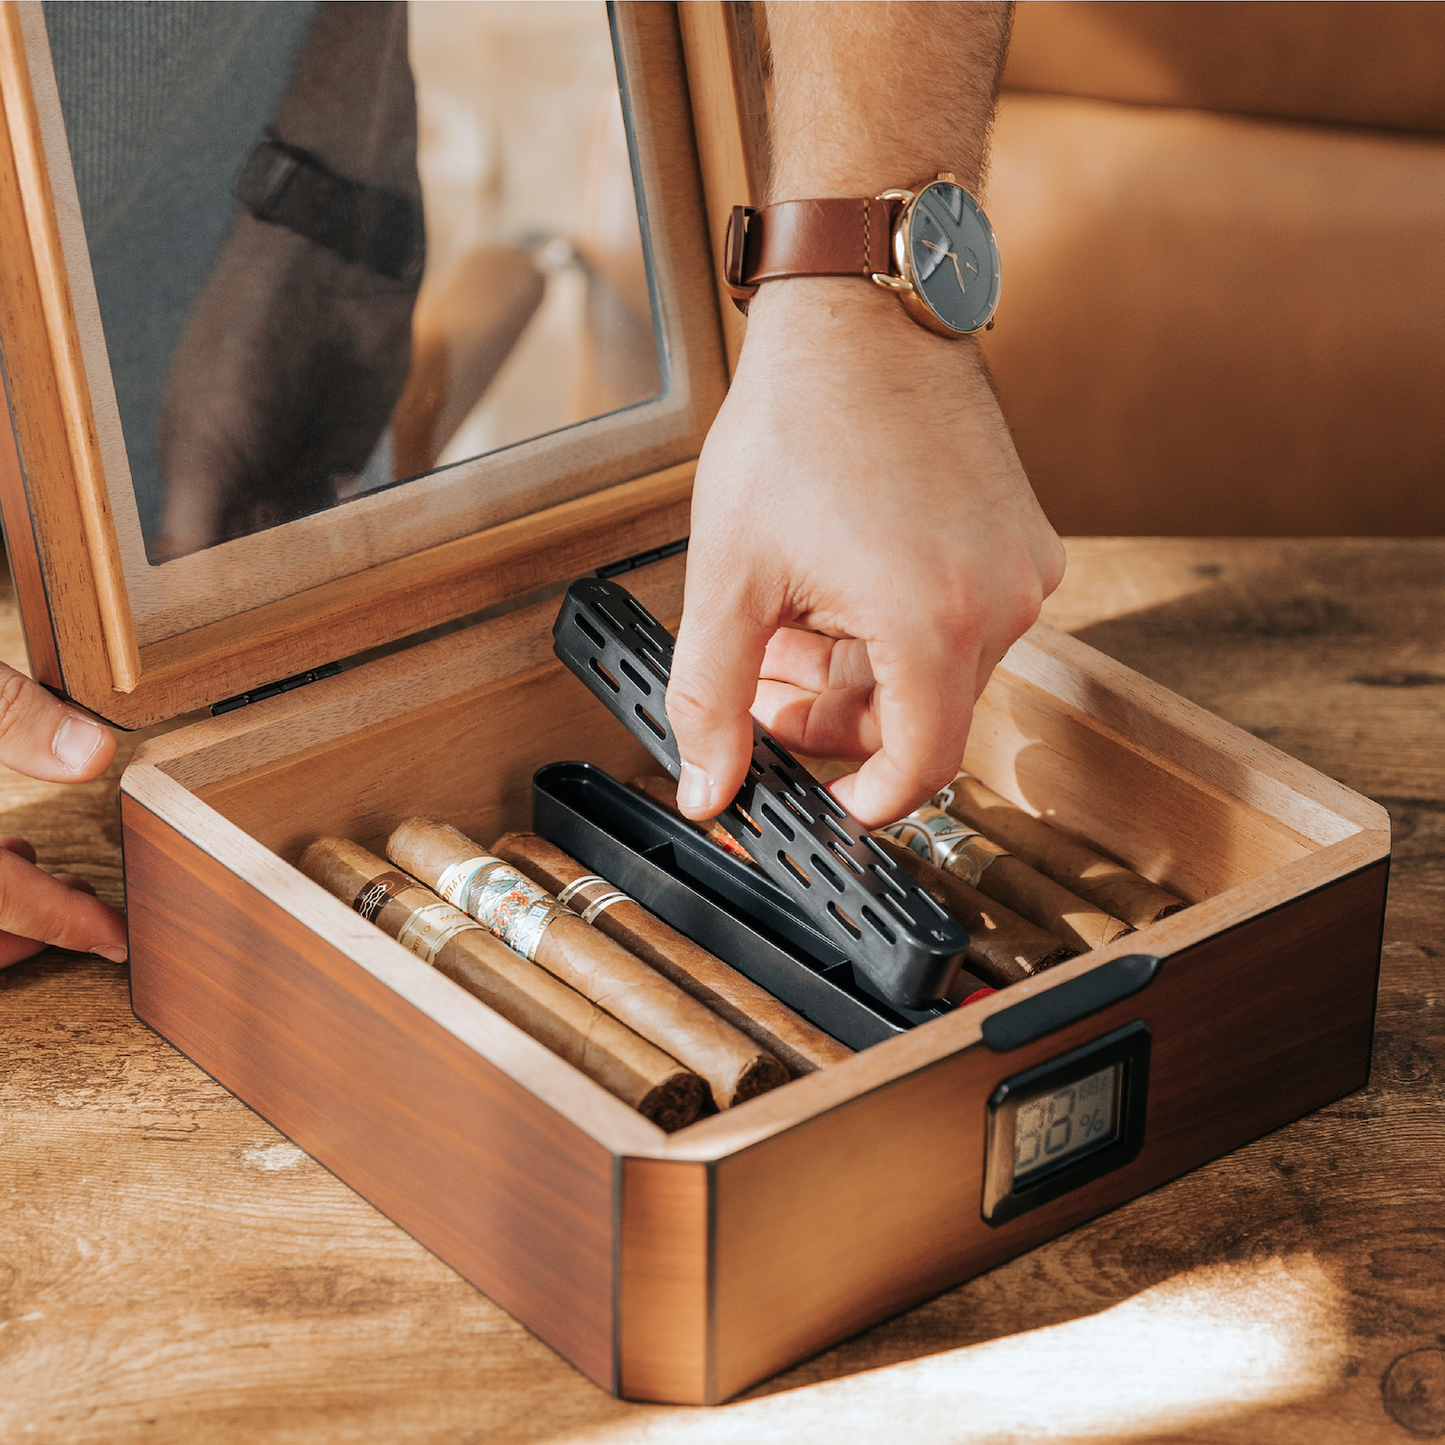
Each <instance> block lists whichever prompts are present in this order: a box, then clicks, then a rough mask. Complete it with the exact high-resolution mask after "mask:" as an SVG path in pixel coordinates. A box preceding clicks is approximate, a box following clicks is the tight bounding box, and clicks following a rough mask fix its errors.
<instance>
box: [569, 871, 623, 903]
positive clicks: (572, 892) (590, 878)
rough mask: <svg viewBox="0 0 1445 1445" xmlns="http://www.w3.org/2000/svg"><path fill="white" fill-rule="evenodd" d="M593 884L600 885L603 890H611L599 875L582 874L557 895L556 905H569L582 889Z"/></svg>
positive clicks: (608, 884)
mask: <svg viewBox="0 0 1445 1445" xmlns="http://www.w3.org/2000/svg"><path fill="white" fill-rule="evenodd" d="M593 883H600V884H601V885H602V886H603V887H604V888H611V887H612V885H611V884H610V883H609V882H608V881H607V880H606V879H605V878H604V877H602V875H601V874H600V873H584V874H583V875H582V876H581V877H580V878H574V879H573V880H572V881H571V882H570V883H569V884H568V885H567V886H566V887H565V888H563V889H561V890H559V892H558V894H557V902H558V903H570V902H571V901H572V900H573V898H575V897H576V896H577V894H579V893H580V892H581V891H582V890H583V889H584V888H588V887H590V886H591V885H592V884H593Z"/></svg>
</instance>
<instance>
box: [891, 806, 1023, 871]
mask: <svg viewBox="0 0 1445 1445" xmlns="http://www.w3.org/2000/svg"><path fill="white" fill-rule="evenodd" d="M879 831H880V832H881V833H883V834H884V835H885V836H886V837H889V838H894V839H896V840H897V841H898V842H899V843H901V844H903V846H904V847H905V848H907V849H909V850H910V851H911V852H914V853H917V854H918V856H919V857H920V858H926V859H928V861H929V862H930V863H933V864H936V865H937V866H938V867H939V868H942V869H943V870H944V871H945V872H947V873H952V874H953V875H954V877H955V878H961V879H962V880H963V881H964V882H965V883H967V884H969V885H970V887H977V886H978V881H979V879H980V878H982V877H983V875H984V873H985V872H986V871H987V870H988V867H989V864H991V863H992V862H993V861H994V859H995V858H1006V857H1008V856H1009V854H1008V849H1006V848H1000V847H999V846H998V844H997V843H991V842H990V841H989V840H988V839H987V838H985V837H984V836H983V834H982V833H980V832H979V831H978V830H977V829H976V828H970V827H969V826H968V825H967V824H965V823H960V822H959V821H958V819H957V818H954V817H952V816H951V815H950V814H948V813H945V812H944V811H943V809H942V808H935V807H933V806H931V805H928V804H925V805H924V806H923V807H921V808H919V809H918V810H917V811H916V812H913V813H910V814H909V815H908V817H906V818H904V819H903V821H902V822H900V823H893V824H891V825H890V826H889V827H887V828H882V829H880V830H879Z"/></svg>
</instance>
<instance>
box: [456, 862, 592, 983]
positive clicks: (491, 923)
mask: <svg viewBox="0 0 1445 1445" xmlns="http://www.w3.org/2000/svg"><path fill="white" fill-rule="evenodd" d="M437 892H438V893H440V894H441V895H442V897H443V898H445V899H446V900H447V902H449V903H454V904H456V906H457V907H458V908H462V909H465V911H466V912H468V913H470V914H471V916H472V917H473V918H475V919H476V920H477V922H478V923H480V924H481V925H482V926H483V927H484V928H486V929H487V930H488V931H489V932H491V933H494V934H496V936H497V937H498V938H500V939H501V940H502V942H503V943H505V944H506V945H507V947H508V948H510V949H512V950H513V951H514V952H515V953H520V954H521V955H522V957H523V958H525V959H529V960H535V959H536V957H537V949H538V947H539V946H540V944H541V942H542V935H543V934H544V933H546V931H547V929H548V926H549V925H550V924H551V922H552V920H553V919H554V918H557V917H559V916H560V915H561V914H563V913H565V912H566V911H567V909H566V907H565V905H563V904H561V903H558V902H557V900H556V899H555V898H553V897H552V895H551V894H550V893H545V892H543V890H542V889H540V888H538V887H537V885H536V884H535V883H533V882H532V880H531V879H530V878H527V877H525V876H524V875H523V874H521V873H519V872H517V870H516V869H515V868H513V867H511V866H510V865H509V864H507V863H503V862H502V860H501V859H500V858H492V857H489V856H488V855H487V854H485V853H483V854H479V855H478V856H477V857H475V858H467V859H465V860H463V861H462V862H460V863H453V864H452V865H451V867H450V868H447V869H446V870H444V871H443V873H442V875H441V877H440V878H438V879H437Z"/></svg>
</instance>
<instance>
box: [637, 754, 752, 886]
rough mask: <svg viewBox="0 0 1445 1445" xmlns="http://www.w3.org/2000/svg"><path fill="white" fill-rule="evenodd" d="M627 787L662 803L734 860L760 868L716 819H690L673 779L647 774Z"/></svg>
mask: <svg viewBox="0 0 1445 1445" xmlns="http://www.w3.org/2000/svg"><path fill="white" fill-rule="evenodd" d="M627 786H628V787H629V788H632V789H633V790H634V791H635V792H638V793H643V794H645V795H646V796H647V797H649V798H651V799H652V800H653V802H655V803H661V804H662V806H663V807H664V808H666V809H667V811H668V812H669V813H672V814H674V815H676V816H677V817H679V818H681V819H682V821H683V822H684V823H686V824H687V826H688V827H689V828H695V829H696V830H697V831H698V832H699V833H701V834H702V835H703V837H704V838H707V839H709V840H710V841H711V842H713V843H716V844H717V845H718V847H719V848H721V849H722V850H723V851H724V852H727V853H731V854H732V855H733V857H734V858H739V859H741V860H742V861H743V862H744V863H746V864H747V865H748V866H749V867H750V868H756V867H757V866H758V865H757V864H756V863H754V862H753V860H752V856H751V855H750V854H749V853H748V850H747V849H746V848H744V847H743V845H742V844H741V843H739V842H738V840H737V839H736V838H734V837H733V835H732V834H731V833H729V832H728V830H727V829H726V828H724V827H723V826H722V824H721V823H719V822H718V820H717V819H716V818H710V819H708V821H707V822H706V823H699V822H698V821H697V819H696V818H689V817H688V816H687V814H685V813H684V812H683V811H682V809H681V808H679V807H678V806H677V784H676V783H675V782H674V781H673V780H672V779H671V778H660V777H657V776H656V775H655V774H651V773H645V774H643V775H642V776H641V777H637V778H633V779H632V780H631V781H630V782H629V783H628V785H627Z"/></svg>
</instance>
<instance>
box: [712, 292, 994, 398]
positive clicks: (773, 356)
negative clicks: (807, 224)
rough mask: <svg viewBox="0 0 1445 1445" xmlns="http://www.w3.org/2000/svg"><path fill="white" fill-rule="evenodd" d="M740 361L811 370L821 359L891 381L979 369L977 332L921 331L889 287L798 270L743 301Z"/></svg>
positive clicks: (843, 370)
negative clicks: (745, 313) (744, 318)
mask: <svg viewBox="0 0 1445 1445" xmlns="http://www.w3.org/2000/svg"><path fill="white" fill-rule="evenodd" d="M743 360H744V361H748V362H750V363H752V364H756V363H757V362H765V363H766V362H780V363H783V364H786V365H793V364H797V365H801V366H804V367H807V368H808V370H809V371H810V372H811V371H814V370H816V368H817V367H818V366H819V365H824V366H826V367H827V368H828V369H829V370H831V371H835V372H839V373H848V374H852V373H855V372H861V373H863V374H866V375H868V376H870V377H871V378H873V379H874V383H875V384H885V385H890V386H891V385H896V384H897V382H898V380H903V379H906V378H908V377H911V376H916V375H918V374H919V373H920V372H923V373H927V374H930V375H938V374H940V373H942V374H945V375H950V376H960V375H965V374H974V373H979V372H981V369H982V368H981V365H980V361H979V355H978V350H977V345H976V343H975V341H974V338H972V337H963V338H961V339H959V340H955V339H949V338H945V337H942V336H938V335H935V334H934V333H933V332H930V331H926V330H925V329H924V328H923V327H921V326H919V325H918V324H917V323H916V322H914V321H913V320H912V318H911V317H910V316H909V315H908V313H907V312H905V311H904V309H903V308H902V307H901V306H900V305H899V304H898V301H897V298H896V297H895V296H894V295H893V294H892V292H890V291H886V290H885V289H884V288H883V287H881V286H877V285H875V284H874V283H872V282H871V281H864V280H862V279H860V278H857V277H852V276H797V277H793V278H791V279H789V280H786V281H769V282H767V283H766V284H764V285H762V286H760V287H759V288H758V292H757V295H756V296H754V297H753V299H752V301H751V303H750V304H749V307H748V326H747V331H746V333H745V335H744V340H743ZM740 364H741V363H740Z"/></svg>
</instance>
